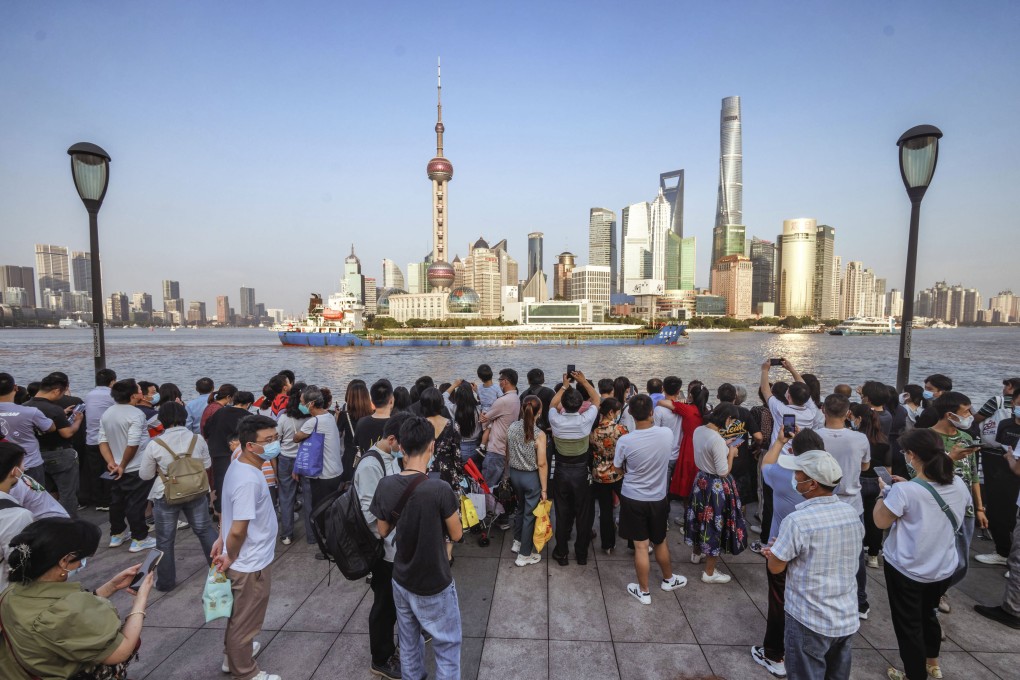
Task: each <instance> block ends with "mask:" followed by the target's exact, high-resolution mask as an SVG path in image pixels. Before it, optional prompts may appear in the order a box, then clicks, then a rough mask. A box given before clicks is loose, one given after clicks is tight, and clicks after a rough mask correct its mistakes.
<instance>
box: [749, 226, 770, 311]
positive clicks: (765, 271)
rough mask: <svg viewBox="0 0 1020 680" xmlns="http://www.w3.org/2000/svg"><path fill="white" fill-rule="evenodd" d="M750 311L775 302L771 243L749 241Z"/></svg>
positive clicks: (756, 238) (755, 240) (757, 239)
mask: <svg viewBox="0 0 1020 680" xmlns="http://www.w3.org/2000/svg"><path fill="white" fill-rule="evenodd" d="M750 257H751V267H752V268H753V269H752V272H753V275H752V283H751V309H753V310H755V311H756V312H757V311H758V309H759V305H761V304H762V303H763V302H766V303H767V302H772V303H774V302H775V301H776V244H775V243H773V242H772V241H766V240H764V239H760V238H758V237H757V236H755V237H754V238H752V239H751V253H750Z"/></svg>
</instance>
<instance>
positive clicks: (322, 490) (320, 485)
mask: <svg viewBox="0 0 1020 680" xmlns="http://www.w3.org/2000/svg"><path fill="white" fill-rule="evenodd" d="M308 483H309V484H310V485H311V487H312V507H311V509H310V510H309V512H312V511H313V510H315V508H317V507H319V503H321V502H322V501H324V500H326V497H327V496H329V495H330V494H331V493H333V492H334V491H336V490H337V489H339V488H340V485H341V484H343V480H342V478H341V477H340V476H339V475H338V476H336V477H331V478H330V479H314V478H313V479H309V480H308ZM387 658H389V657H387Z"/></svg>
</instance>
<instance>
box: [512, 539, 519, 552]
mask: <svg viewBox="0 0 1020 680" xmlns="http://www.w3.org/2000/svg"><path fill="white" fill-rule="evenodd" d="M510 552H512V553H519V552H521V542H520V541H514V544H513V545H512V546H510Z"/></svg>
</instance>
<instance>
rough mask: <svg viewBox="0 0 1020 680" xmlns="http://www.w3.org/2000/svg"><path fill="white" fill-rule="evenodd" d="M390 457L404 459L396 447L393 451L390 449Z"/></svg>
mask: <svg viewBox="0 0 1020 680" xmlns="http://www.w3.org/2000/svg"><path fill="white" fill-rule="evenodd" d="M390 455H391V456H393V457H394V458H395V459H397V460H400V459H401V458H403V457H404V452H403V451H401V450H400V447H399V446H398V447H396V448H394V449H390Z"/></svg>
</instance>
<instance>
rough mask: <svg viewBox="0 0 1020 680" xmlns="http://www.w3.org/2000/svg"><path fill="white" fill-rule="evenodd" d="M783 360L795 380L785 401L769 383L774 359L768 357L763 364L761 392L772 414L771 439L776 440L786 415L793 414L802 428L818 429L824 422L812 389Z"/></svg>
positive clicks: (788, 363)
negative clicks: (773, 391)
mask: <svg viewBox="0 0 1020 680" xmlns="http://www.w3.org/2000/svg"><path fill="white" fill-rule="evenodd" d="M782 362H783V363H782V366H783V368H785V369H786V370H788V371H789V372H790V375H791V376H793V382H792V383H790V387H789V389H787V391H786V400H785V401H780V400H779V399H778V398H777V397H776V396H775V395H773V394H772V387H771V385H770V384H769V368H770V367H771V366H772V360H771V359H766V360H765V361H764V363H762V365H761V385H760V387H761V394H762V397H763V398H764V399H765V402H766V403H767V404H768V406H769V412H770V413H771V414H772V437H771V439H770V440H769V441H775V440H776V435H777V434H778V433H779V430H780V429H782V427H783V416H784V415H792V416H793V417H794V419H795V420H796V422H797V427H799V428H800V429H802V430H803V429H806V428H809V427H810V428H813V429H818V428H820V427H821V426H822V424H823V422H824V419H823V418H822V415H821V413H820V412H819V411H818V407H817V406H815V402H813V401H811V391H810V390H809V389H808V386H807V384H806V383H805V382H804V379H803V378H801V377H800V373H798V372H797V369H796V368H794V367H793V364H791V363H790V362H789V361H787V360H786V359H782Z"/></svg>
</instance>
